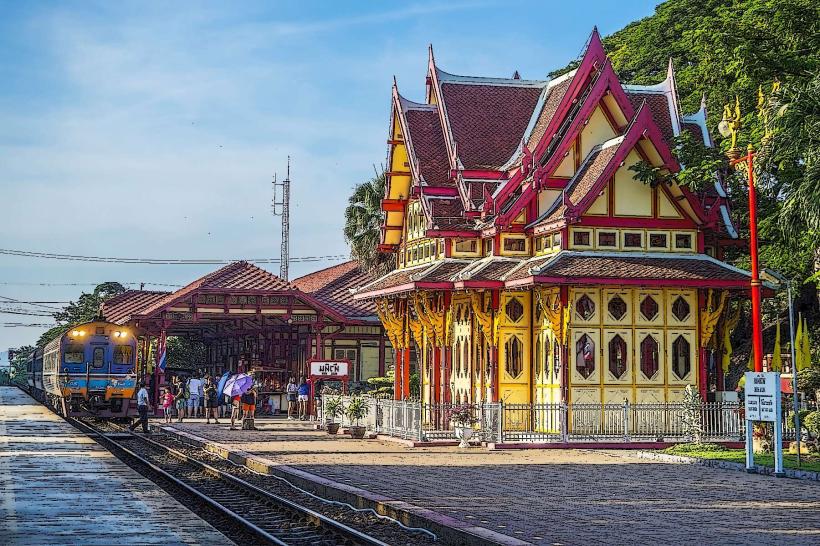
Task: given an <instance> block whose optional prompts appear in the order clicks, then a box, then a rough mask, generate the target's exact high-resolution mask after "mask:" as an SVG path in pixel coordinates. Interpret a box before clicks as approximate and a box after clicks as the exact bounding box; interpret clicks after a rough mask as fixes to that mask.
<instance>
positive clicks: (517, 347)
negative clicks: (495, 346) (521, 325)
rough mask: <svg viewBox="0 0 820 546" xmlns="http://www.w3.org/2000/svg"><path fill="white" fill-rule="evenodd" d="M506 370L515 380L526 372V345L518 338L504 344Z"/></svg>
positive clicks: (514, 337) (515, 337)
mask: <svg viewBox="0 0 820 546" xmlns="http://www.w3.org/2000/svg"><path fill="white" fill-rule="evenodd" d="M504 369H505V370H506V372H507V375H509V376H510V377H512V378H513V379H517V378H519V377H520V376H521V373H522V372H523V371H524V344H523V343H521V340H520V339H518V336H512V337H511V338H510V339H508V340H507V342H506V343H505V344H504Z"/></svg>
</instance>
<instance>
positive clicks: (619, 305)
mask: <svg viewBox="0 0 820 546" xmlns="http://www.w3.org/2000/svg"><path fill="white" fill-rule="evenodd" d="M607 309H608V310H609V314H610V315H612V318H614V319H615V320H621V319H622V318H624V315H626V302H625V301H624V300H623V298H621V296H619V295H617V294H616V295H615V296H614V297H613V298H612V299H611V300H609V304H608V305H607Z"/></svg>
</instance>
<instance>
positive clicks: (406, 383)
mask: <svg viewBox="0 0 820 546" xmlns="http://www.w3.org/2000/svg"><path fill="white" fill-rule="evenodd" d="M402 394H403V395H404V396H403V397H404V399H408V398H410V347H407V348H406V349H404V365H403V366H402Z"/></svg>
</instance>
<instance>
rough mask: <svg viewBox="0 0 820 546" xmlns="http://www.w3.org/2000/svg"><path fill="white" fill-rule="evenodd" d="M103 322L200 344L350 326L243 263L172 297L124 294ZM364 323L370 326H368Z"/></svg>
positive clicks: (311, 298) (140, 292)
mask: <svg viewBox="0 0 820 546" xmlns="http://www.w3.org/2000/svg"><path fill="white" fill-rule="evenodd" d="M102 314H103V316H104V317H105V319H106V320H108V321H110V322H113V323H116V324H122V325H128V326H131V327H134V328H136V329H137V330H138V331H139V332H140V333H141V334H143V335H152V336H159V335H160V333H161V332H162V331H163V330H164V331H165V333H166V335H169V336H185V337H192V338H198V339H201V340H203V341H208V340H209V339H219V338H227V337H241V336H243V335H249V334H255V333H266V332H272V331H277V330H290V331H293V330H294V329H297V330H300V331H317V330H321V329H322V328H324V327H325V326H332V325H334V324H350V323H351V322H355V321H351V319H350V317H345V316H344V315H343V314H342V313H341V312H340V311H339V310H337V309H334V308H333V307H332V306H330V305H327V303H325V302H322V301H321V300H320V299H317V298H316V297H315V296H314V295H312V294H309V293H306V292H303V291H301V290H299V289H298V288H297V287H296V286H294V285H293V284H291V283H289V282H288V281H285V280H283V279H280V278H279V277H277V276H276V275H274V274H272V273H269V272H268V271H265V270H264V269H261V268H259V267H257V266H255V265H253V264H251V263H248V262H244V261H241V262H234V263H231V264H228V265H226V266H225V267H222V268H221V269H218V270H217V271H214V272H213V273H209V274H208V275H205V276H204V277H201V278H199V279H197V280H195V281H194V282H192V283H190V284H189V285H187V286H185V287H183V288H180V289H179V290H177V291H175V292H157V291H144V290H129V291H127V292H124V293H123V294H120V295H118V296H115V297H114V298H111V299H110V300H108V301H107V302H105V304H104V305H103V308H102ZM368 322H369V321H368Z"/></svg>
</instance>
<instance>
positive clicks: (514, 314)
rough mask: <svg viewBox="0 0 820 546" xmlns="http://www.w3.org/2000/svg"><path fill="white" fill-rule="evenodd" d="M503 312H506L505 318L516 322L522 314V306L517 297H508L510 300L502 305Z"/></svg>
mask: <svg viewBox="0 0 820 546" xmlns="http://www.w3.org/2000/svg"><path fill="white" fill-rule="evenodd" d="M504 312H505V313H507V318H509V319H510V321H511V322H518V321H519V320H521V317H523V316H524V306H523V305H521V302H520V301H518V298H510V301H508V302H507V305H506V306H504Z"/></svg>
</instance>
